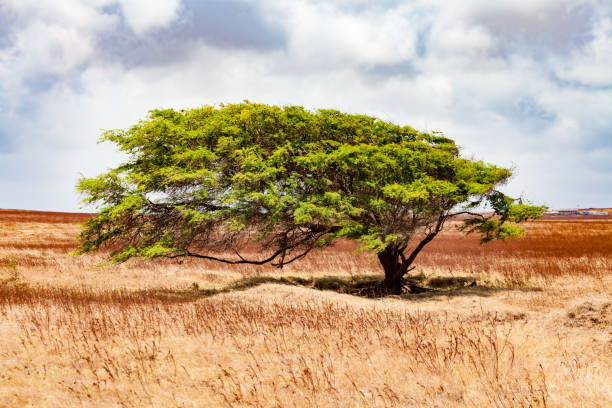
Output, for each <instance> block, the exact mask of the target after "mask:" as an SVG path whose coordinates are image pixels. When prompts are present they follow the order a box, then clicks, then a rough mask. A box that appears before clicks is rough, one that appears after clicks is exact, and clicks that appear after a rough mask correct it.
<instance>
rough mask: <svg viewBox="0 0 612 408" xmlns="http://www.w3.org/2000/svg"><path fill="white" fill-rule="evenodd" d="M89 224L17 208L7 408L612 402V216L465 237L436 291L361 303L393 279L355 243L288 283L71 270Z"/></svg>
mask: <svg viewBox="0 0 612 408" xmlns="http://www.w3.org/2000/svg"><path fill="white" fill-rule="evenodd" d="M85 218H86V216H83V215H73V214H55V213H47V214H41V213H34V212H18V211H10V212H9V211H0V407H4V406H6V407H30V406H44V407H65V406H86V407H89V406H100V407H121V406H125V407H140V406H156V407H202V406H211V407H217V406H227V407H243V406H244V407H246V406H254V407H258V406H261V407H275V406H277V407H291V406H298V407H306V406H308V407H314V406H316V407H326V406H330V407H331V406H334V407H359V406H363V407H370V406H374V407H393V406H397V407H406V406H415V407H447V406H448V407H567V406H584V407H609V406H612V389H611V386H610V381H609V379H610V378H611V377H612V327H611V326H610V324H611V321H612V319H611V317H610V313H611V312H612V310H611V309H612V308H611V307H610V298H611V295H612V293H611V292H612V291H611V290H610V288H611V283H612V273H611V272H612V271H611V268H610V265H612V220H611V219H610V218H605V219H597V220H582V221H581V220H580V219H576V220H574V219H562V220H542V221H539V222H536V223H532V224H530V225H529V235H528V236H527V237H526V238H524V239H522V240H518V241H514V242H511V243H495V244H492V245H491V244H490V245H487V246H484V247H483V246H480V245H478V243H477V242H476V240H475V239H472V238H468V239H459V235H458V234H457V233H456V232H455V231H454V230H453V229H452V228H450V229H448V231H446V232H445V234H444V235H442V236H441V237H439V238H438V239H437V240H436V241H434V242H433V243H432V244H431V245H430V247H429V248H427V250H426V251H425V253H423V254H422V256H421V257H420V258H419V260H418V262H419V268H418V270H417V271H415V275H414V276H413V277H412V279H414V280H418V282H419V283H420V284H421V285H423V286H426V287H428V288H431V290H429V291H427V292H425V293H420V294H406V295H403V296H401V297H385V298H376V299H373V298H370V297H362V296H351V295H349V294H346V293H355V294H365V295H368V296H370V295H371V292H368V291H367V290H366V289H368V288H369V287H371V283H372V282H375V281H376V280H377V279H379V277H378V274H379V273H380V271H379V269H378V266H377V264H376V260H375V259H374V257H373V256H372V255H369V254H365V253H362V254H356V253H355V252H354V248H355V247H354V246H353V245H352V244H350V243H347V242H343V243H341V244H339V245H338V246H337V247H336V248H334V249H330V250H325V251H322V252H320V253H318V254H313V256H311V257H310V258H307V259H306V260H305V261H304V262H302V263H297V264H295V265H291V268H286V269H284V270H282V271H279V270H276V269H274V268H270V267H256V268H254V267H244V266H241V267H228V266H227V265H218V264H214V263H207V262H195V261H184V262H182V263H179V262H176V261H172V262H170V261H155V262H153V261H146V262H131V263H128V264H124V265H120V266H104V267H97V266H96V265H97V264H99V263H100V262H101V261H102V260H103V258H102V257H101V256H86V257H78V258H75V257H67V256H65V254H66V253H67V252H69V251H70V249H71V248H73V247H74V236H75V235H76V233H77V231H78V228H79V227H78V224H77V222H78V221H82V220H83V219H85ZM329 276H333V278H330V277H329ZM474 283H475V284H476V285H475V286H474ZM317 288H318V289H334V290H333V291H329V290H327V291H326V290H316V289H317ZM338 292H345V293H338Z"/></svg>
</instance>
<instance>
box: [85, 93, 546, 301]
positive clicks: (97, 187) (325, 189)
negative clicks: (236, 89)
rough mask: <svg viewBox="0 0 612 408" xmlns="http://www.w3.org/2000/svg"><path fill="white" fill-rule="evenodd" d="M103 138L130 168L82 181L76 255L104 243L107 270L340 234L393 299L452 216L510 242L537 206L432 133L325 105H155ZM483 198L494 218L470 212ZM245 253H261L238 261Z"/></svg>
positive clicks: (301, 245)
mask: <svg viewBox="0 0 612 408" xmlns="http://www.w3.org/2000/svg"><path fill="white" fill-rule="evenodd" d="M101 140H105V141H110V142H113V143H115V144H116V145H117V146H118V148H119V149H120V150H121V151H123V152H126V153H127V154H128V155H129V160H128V161H126V162H125V163H123V164H121V165H120V166H119V167H117V168H115V169H112V170H110V171H109V172H107V173H105V174H102V175H100V176H98V177H94V178H81V179H80V180H79V182H78V186H77V188H78V190H79V191H80V192H81V193H83V194H84V197H85V198H84V202H85V203H86V204H88V205H91V204H93V205H97V206H98V208H100V212H99V214H98V215H97V216H95V217H94V218H92V219H91V220H89V221H88V222H87V223H86V224H85V226H84V229H83V231H82V232H81V235H80V238H81V240H82V241H81V245H80V247H79V249H78V253H85V252H88V251H92V250H96V249H98V248H100V246H102V245H103V244H112V245H113V246H112V247H113V248H116V249H117V250H116V251H115V252H113V255H112V259H113V260H114V261H117V262H122V261H125V260H127V259H129V258H131V257H145V258H153V257H178V256H190V257H197V258H205V259H211V260H216V261H220V262H226V263H231V264H264V263H267V262H270V263H272V264H273V265H276V266H278V267H282V266H283V265H287V264H289V263H291V262H294V261H296V260H298V259H301V258H303V257H304V256H306V255H307V254H308V253H309V252H311V251H312V250H314V249H316V248H320V247H323V246H327V245H331V244H332V243H333V242H334V241H335V240H337V239H339V238H347V239H352V240H356V241H359V242H360V243H362V246H363V248H365V249H369V250H372V251H374V252H375V253H376V254H377V255H378V259H379V260H380V263H381V265H382V267H383V269H384V272H385V286H386V287H387V289H389V290H390V291H394V292H397V291H401V288H402V283H403V277H404V276H405V274H406V273H407V272H408V271H409V270H410V268H411V265H413V263H414V261H415V259H416V257H417V255H418V254H419V252H420V251H421V250H422V249H423V247H425V245H427V244H428V243H429V242H431V240H433V239H434V237H435V236H436V235H437V234H438V233H439V232H440V230H441V229H442V227H443V226H444V223H445V222H446V221H447V220H449V219H451V218H452V217H455V216H457V215H460V214H471V218H469V219H468V220H467V221H466V222H465V223H464V224H463V229H464V230H465V231H466V232H468V233H469V232H478V233H481V234H482V235H483V238H482V242H487V241H490V240H492V239H502V240H503V239H505V238H507V237H516V236H519V235H521V234H522V232H523V230H522V229H521V228H520V227H518V226H517V225H516V224H517V223H520V222H522V221H525V220H528V219H533V218H537V217H539V216H540V215H541V214H542V212H543V211H544V210H545V207H543V206H532V205H528V204H524V203H523V202H522V201H521V200H515V199H511V198H509V197H507V196H505V195H504V194H502V193H501V192H499V191H498V190H497V189H496V188H497V187H498V186H499V185H501V184H503V183H504V182H505V181H507V180H508V178H509V177H510V176H511V172H510V170H508V169H504V168H500V167H496V166H494V165H491V164H486V163H483V162H480V161H472V160H469V159H466V158H462V157H461V156H460V154H459V149H458V148H457V146H456V145H455V143H454V142H453V141H452V140H451V139H448V138H446V137H444V136H443V135H441V134H439V133H423V132H419V131H416V130H415V129H413V128H411V127H408V126H398V125H395V124H392V123H388V122H385V121H382V120H379V119H376V118H373V117H369V116H364V115H350V114H345V113H341V112H338V111H335V110H318V111H315V112H311V111H308V110H305V109H304V108H302V107H299V106H286V107H277V106H268V105H263V104H255V103H250V102H245V103H241V104H231V105H221V106H220V107H212V106H204V107H202V108H199V109H191V110H181V111H175V110H171V109H168V110H153V111H151V112H150V114H149V116H148V118H147V119H146V120H143V121H140V122H139V123H138V124H136V125H135V126H133V127H131V128H130V129H128V130H113V131H107V132H105V133H104V135H103V136H102V139H101ZM484 203H489V204H490V206H491V208H492V210H493V211H492V212H493V213H492V215H489V216H484V215H482V214H478V213H474V214H472V213H471V212H470V209H473V208H475V207H477V206H480V205H483V204H484ZM247 245H250V247H251V248H252V247H253V245H255V246H256V247H257V249H258V252H257V253H258V254H259V255H257V256H255V257H254V258H247V257H246V256H245V255H244V254H243V253H241V252H243V250H244V248H246V247H247Z"/></svg>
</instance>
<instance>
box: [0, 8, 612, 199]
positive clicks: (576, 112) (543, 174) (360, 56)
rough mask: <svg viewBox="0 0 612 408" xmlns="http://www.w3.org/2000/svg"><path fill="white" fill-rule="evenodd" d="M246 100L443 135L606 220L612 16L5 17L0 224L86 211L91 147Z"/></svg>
mask: <svg viewBox="0 0 612 408" xmlns="http://www.w3.org/2000/svg"><path fill="white" fill-rule="evenodd" d="M245 99H248V100H250V101H253V102H261V103H267V104H275V105H301V106H304V107H307V108H309V109H316V108H334V109H338V110H341V111H344V112H349V113H361V114H368V115H372V116H376V117H379V118H381V119H383V120H387V121H392V122H394V123H397V124H401V125H410V126H412V127H414V128H417V129H419V130H423V131H434V130H438V131H442V132H444V133H445V135H446V136H447V137H450V138H452V139H454V140H455V141H456V142H457V143H458V144H459V145H460V146H461V148H462V154H463V155H465V156H466V157H470V158H474V159H478V160H484V161H486V162H491V163H494V164H497V165H500V166H505V167H511V168H512V169H514V174H515V176H514V177H513V178H512V180H511V181H510V182H509V183H508V184H507V185H506V186H504V189H503V191H504V192H505V193H507V194H509V195H513V196H522V197H525V198H527V199H529V200H531V201H533V202H535V203H538V204H547V205H549V206H550V207H553V208H566V207H578V206H580V207H610V206H612V2H611V1H609V0H512V1H502V0H500V1H495V2H492V1H490V0H463V1H444V0H414V1H394V0H379V1H368V0H290V1H289V0H286V1H285V0H200V1H198V0H164V1H154V0H80V1H79V0H62V1H57V0H0V192H1V193H0V208H19V209H32V210H51V211H79V210H91V209H90V208H84V207H82V206H81V204H80V197H79V195H78V194H77V193H76V191H75V188H74V186H75V183H76V181H77V179H78V178H79V177H80V176H82V175H85V176H87V177H91V176H95V175H97V174H100V173H101V172H103V171H105V170H107V169H109V168H111V167H114V166H116V165H118V164H119V163H120V162H121V161H122V160H125V157H123V156H122V155H121V154H119V153H117V152H116V151H115V149H114V147H113V146H112V145H109V144H98V143H97V140H98V138H99V136H100V134H101V132H102V130H104V129H122V128H127V127H130V126H131V125H133V124H135V123H136V122H138V120H140V119H143V118H145V117H146V115H147V112H148V111H149V110H150V109H154V108H175V109H181V108H193V107H198V106H202V105H205V104H219V103H231V102H240V101H242V100H245Z"/></svg>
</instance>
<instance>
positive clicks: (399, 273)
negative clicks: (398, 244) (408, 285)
mask: <svg viewBox="0 0 612 408" xmlns="http://www.w3.org/2000/svg"><path fill="white" fill-rule="evenodd" d="M399 257H400V254H399V250H398V249H397V248H394V247H393V246H388V247H387V248H385V250H384V251H382V252H381V253H379V254H378V260H379V261H380V264H381V265H382V267H383V270H384V271H385V281H384V286H385V289H386V290H387V291H389V292H390V293H393V294H400V293H402V285H403V277H404V273H403V270H402V267H401V264H400V263H399Z"/></svg>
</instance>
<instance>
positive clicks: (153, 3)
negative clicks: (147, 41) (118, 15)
mask: <svg viewBox="0 0 612 408" xmlns="http://www.w3.org/2000/svg"><path fill="white" fill-rule="evenodd" d="M119 3H120V5H121V9H122V10H123V15H124V16H125V20H126V21H127V23H128V24H129V26H130V28H132V30H134V32H136V33H138V34H143V33H145V32H146V31H148V30H151V29H154V28H162V27H166V26H168V25H169V24H170V23H172V22H173V21H174V20H175V19H176V18H177V17H178V14H179V7H180V3H181V2H180V0H120V1H119Z"/></svg>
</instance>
